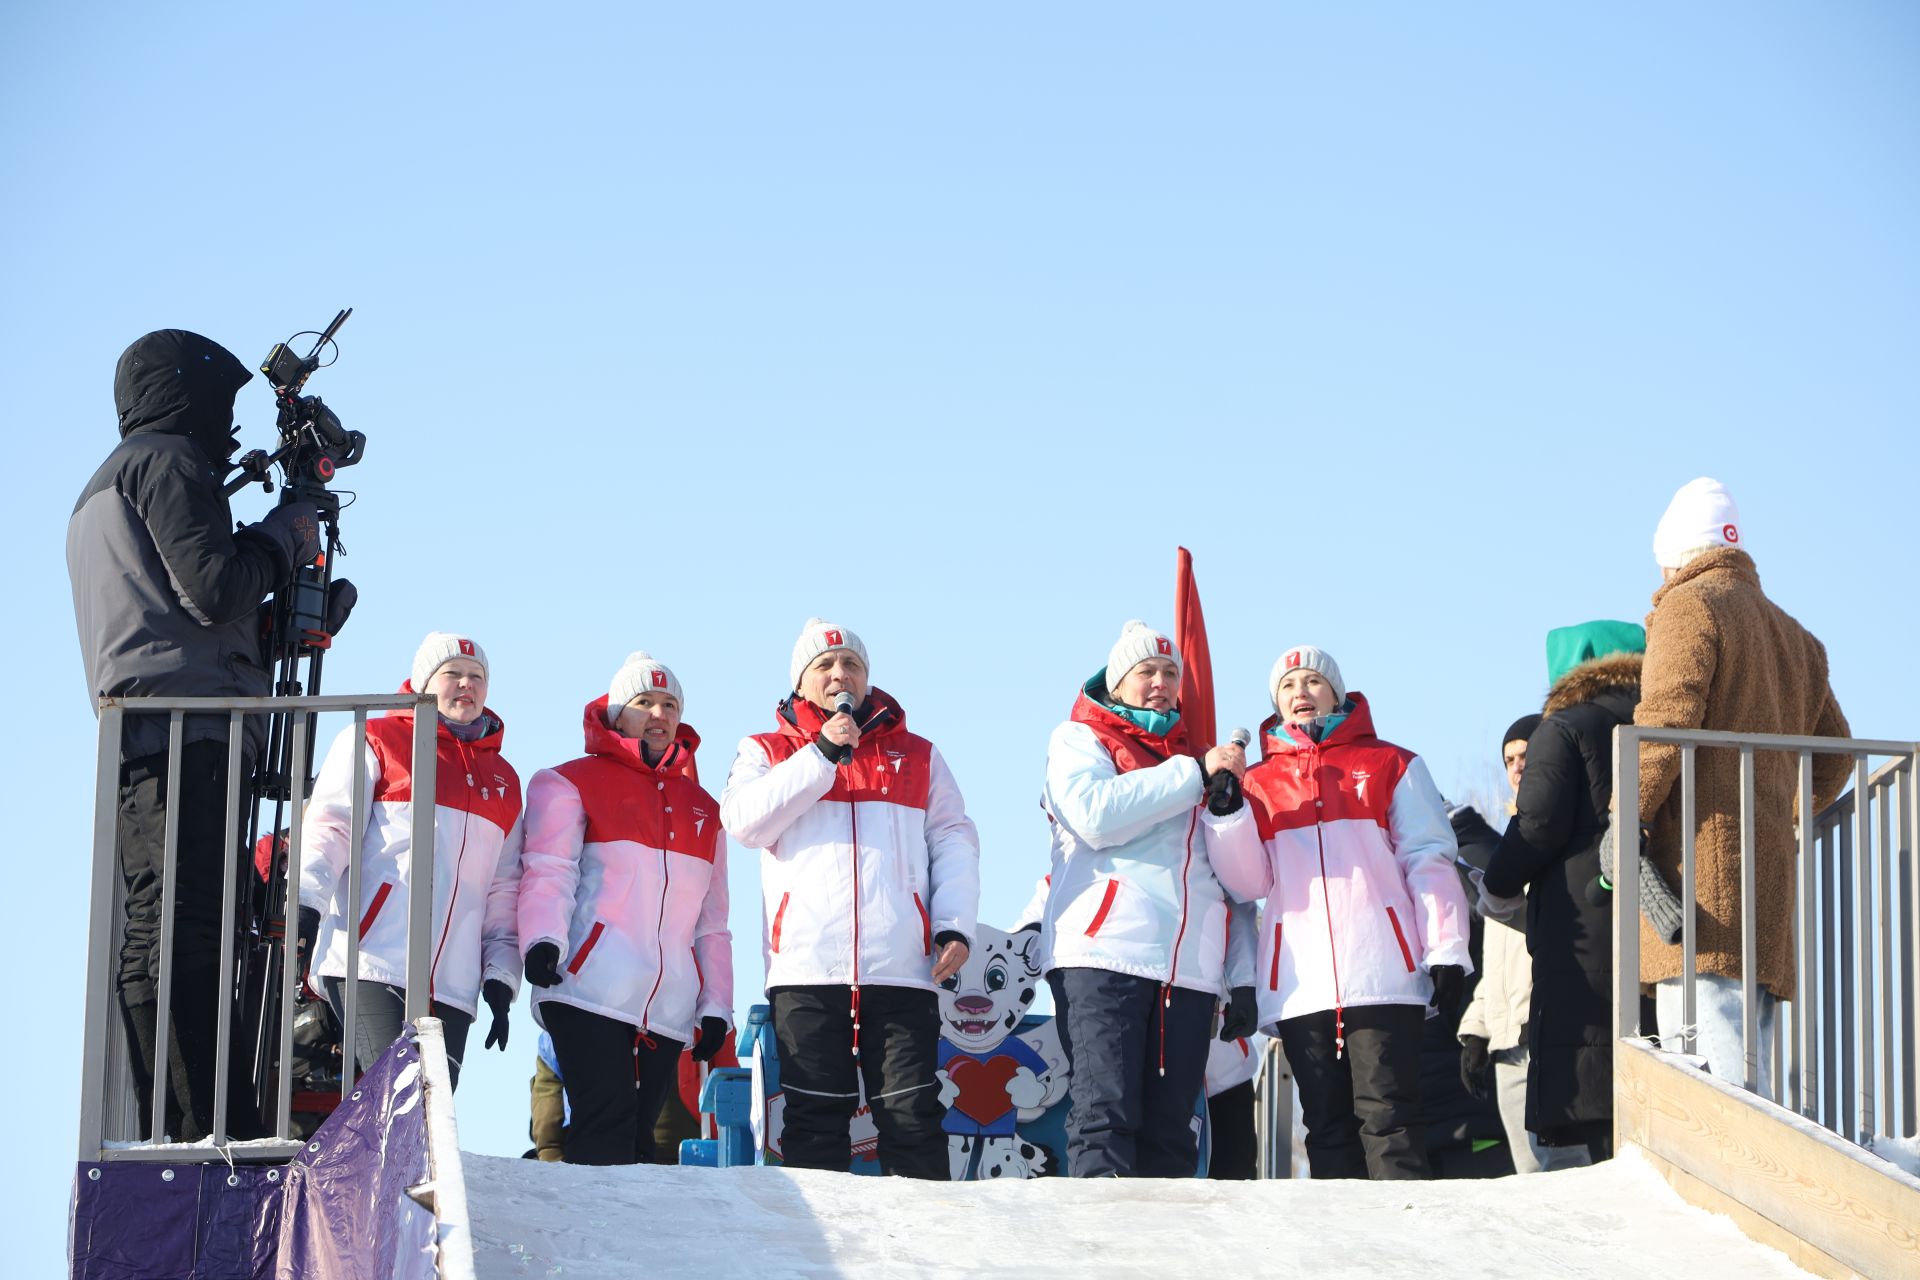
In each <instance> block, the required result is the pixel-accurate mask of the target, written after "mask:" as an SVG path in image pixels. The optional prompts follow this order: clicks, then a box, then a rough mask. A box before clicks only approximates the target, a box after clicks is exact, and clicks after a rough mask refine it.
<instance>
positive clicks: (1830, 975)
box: [1613, 725, 1920, 1145]
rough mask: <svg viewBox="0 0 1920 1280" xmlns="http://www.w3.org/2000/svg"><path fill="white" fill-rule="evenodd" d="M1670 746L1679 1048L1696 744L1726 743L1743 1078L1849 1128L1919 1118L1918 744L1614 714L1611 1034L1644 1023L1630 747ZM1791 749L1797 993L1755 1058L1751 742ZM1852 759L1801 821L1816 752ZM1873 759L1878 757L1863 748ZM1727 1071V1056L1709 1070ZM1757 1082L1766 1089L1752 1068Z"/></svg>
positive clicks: (1840, 1129) (1691, 998)
mask: <svg viewBox="0 0 1920 1280" xmlns="http://www.w3.org/2000/svg"><path fill="white" fill-rule="evenodd" d="M1648 743H1661V744H1671V745H1674V746H1677V747H1679V748H1680V772H1679V778H1678V781H1677V782H1676V784H1675V786H1676V787H1677V789H1678V791H1679V795H1680V813H1681V818H1680V832H1679V835H1680V845H1681V883H1680V884H1679V885H1677V886H1675V888H1676V889H1677V891H1678V896H1679V900H1680V902H1681V904H1682V905H1683V907H1684V908H1686V909H1684V910H1683V911H1682V912H1681V919H1682V929H1681V940H1680V948H1681V982H1680V1021H1681V1023H1682V1025H1683V1028H1685V1029H1686V1033H1687V1039H1686V1040H1685V1041H1684V1042H1683V1043H1682V1044H1680V1045H1674V1044H1666V1045H1664V1046H1663V1047H1666V1048H1669V1049H1674V1048H1681V1049H1689V1048H1691V1047H1692V1039H1691V1030H1692V1028H1693V1027H1694V1024H1695V1019H1696V1012H1697V1008H1698V1005H1697V1000H1696V987H1697V979H1698V963H1697V941H1696V936H1695V935H1696V932H1697V922H1696V919H1695V917H1696V914H1697V913H1696V911H1695V910H1693V909H1692V907H1693V903H1694V900H1695V884H1694V872H1695V868H1694V860H1695V849H1694V846H1695V843H1696V839H1697V836H1698V830H1699V826H1698V818H1699V815H1698V814H1697V812H1696V804H1697V789H1696V785H1695V770H1696V755H1697V753H1698V751H1699V750H1701V749H1703V748H1704V749H1710V750H1737V751H1738V752H1739V753H1740V765H1739V769H1740V772H1739V779H1740V781H1739V789H1740V801H1739V804H1740V811H1739V815H1738V816H1739V839H1740V919H1739V936H1740V973H1741V979H1740V981H1741V1014H1742V1016H1741V1026H1742V1050H1743V1062H1742V1064H1741V1075H1740V1080H1739V1081H1738V1083H1742V1084H1744V1085H1745V1086H1746V1088H1747V1089H1749V1090H1751V1091H1753V1092H1756V1093H1763V1094H1764V1096H1766V1097H1768V1099H1769V1100H1770V1101H1773V1102H1776V1103H1778V1104H1780V1105H1781V1106H1784V1107H1787V1108H1789V1109H1790V1110H1794V1111H1797V1112H1798V1113H1799V1114H1801V1115H1802V1116H1805V1117H1806V1118H1808V1119H1810V1120H1813V1121H1815V1122H1816V1123H1818V1124H1821V1125H1823V1126H1825V1127H1826V1128H1828V1129H1831V1130H1833V1131H1834V1132H1836V1133H1839V1134H1841V1135H1842V1136H1845V1137H1847V1138H1850V1139H1852V1140H1853V1141H1856V1142H1860V1143H1863V1144H1867V1145H1871V1143H1872V1141H1873V1139H1874V1138H1875V1137H1877V1136H1888V1137H1903V1136H1910V1135H1912V1134H1914V1133H1915V1132H1916V1128H1917V1127H1920V1125H1917V1124H1916V1120H1917V1116H1920V1108H1916V1097H1915V1076H1916V1074H1920V1060H1917V1059H1916V1039H1915V1032H1916V1024H1917V1023H1920V946H1917V945H1916V933H1920V874H1916V864H1915V852H1916V850H1920V767H1917V765H1916V761H1917V759H1920V744H1917V743H1913V742H1895V741H1881V740H1876V739H1866V738H1812V737H1795V736H1789V735H1779V734H1737V733H1720V732H1712V731H1708V730H1682V729H1656V728H1645V727H1640V726H1634V725H1624V726H1622V727H1620V728H1619V729H1617V730H1615V736H1614V765H1613V794H1614V798H1615V806H1616V809H1617V812H1618V815H1619V817H1618V822H1617V828H1616V831H1615V841H1616V848H1617V853H1618V861H1617V864H1616V867H1615V876H1614V882H1615V884H1614V889H1615V892H1614V924H1613V940H1614V989H1613V1001H1614V1024H1615V1033H1616V1035H1618V1036H1619V1037H1622V1038H1630V1037H1638V1036H1651V1035H1653V1034H1654V1033H1655V1028H1643V1027H1641V1026H1640V1025H1639V1024H1640V1009H1641V1004H1640V973H1641V968H1640V878H1639V876H1638V875H1635V874H1631V873H1630V869H1631V868H1634V867H1636V866H1637V865H1638V860H1639V855H1640V824H1641V821H1642V815H1641V814H1640V813H1639V797H1640V748H1641V746H1642V744H1648ZM1761 751H1784V752H1789V753H1792V754H1793V755H1794V756H1795V757H1796V758H1797V763H1798V789H1797V804H1798V813H1799V814H1800V815H1801V820H1800V822H1799V823H1798V829H1797V831H1796V833H1795V834H1796V857H1795V873H1794V893H1795V901H1794V907H1793V912H1792V919H1793V935H1794V936H1793V956H1794V961H1795V963H1794V973H1795V977H1794V992H1793V998H1792V1000H1791V1001H1790V1002H1783V1003H1782V1005H1781V1007H1780V1013H1781V1015H1782V1016H1781V1018H1780V1020H1779V1022H1778V1024H1777V1025H1776V1026H1775V1028H1774V1034H1773V1036H1772V1043H1771V1044H1770V1045H1768V1046H1765V1048H1766V1051H1767V1053H1768V1055H1769V1060H1768V1062H1767V1064H1766V1065H1767V1066H1768V1067H1769V1068H1770V1071H1768V1072H1765V1073H1763V1072H1762V1070H1761V1066H1762V1064H1761V1054H1762V1049H1763V1046H1762V1044H1761V1039H1762V1034H1763V1033H1762V1030H1761V1028H1760V1026H1759V1022H1758V1017H1757V1015H1758V1012H1759V1009H1758V1006H1759V982H1758V978H1757V975H1756V968H1757V958H1758V948H1759V936H1758V930H1757V928H1756V924H1755V919H1756V914H1757V898H1758V894H1757V890H1756V883H1757V879H1758V877H1757V867H1756V854H1755V848H1756V842H1757V839H1758V825H1757V819H1756V815H1755V792H1756V786H1755V768H1754V757H1755V753H1756V752H1761ZM1816 755H1841V756H1847V757H1849V758H1850V759H1851V760H1852V779H1851V780H1852V789H1851V790H1849V791H1847V792H1846V793H1845V794H1844V795H1842V796H1840V797H1839V798H1838V799H1837V800H1835V801H1834V802H1833V803H1832V804H1829V805H1828V806H1827V807H1826V808H1825V809H1823V810H1821V811H1820V812H1819V813H1817V814H1813V816H1812V817H1811V819H1809V818H1808V817H1807V816H1806V815H1808V814H1810V813H1812V810H1813V799H1814V797H1813V759H1814V757H1815V756H1816ZM1875 757H1882V758H1884V763H1882V764H1881V765H1880V766H1879V767H1878V768H1877V769H1870V767H1869V766H1870V763H1871V761H1872V759H1873V758H1875ZM1720 1069H1721V1070H1722V1071H1725V1070H1726V1068H1725V1067H1724V1066H1722V1067H1721V1068H1720ZM1768 1077H1770V1079H1767V1083H1768V1086H1769V1087H1768V1088H1767V1089H1765V1090H1764V1091H1763V1090H1762V1089H1761V1084H1762V1081H1763V1079H1766V1078H1768Z"/></svg>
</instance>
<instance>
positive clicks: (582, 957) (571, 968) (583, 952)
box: [567, 920, 607, 973]
mask: <svg viewBox="0 0 1920 1280" xmlns="http://www.w3.org/2000/svg"><path fill="white" fill-rule="evenodd" d="M606 928H607V926H606V922H605V921H602V920H595V921H594V922H593V928H591V929H589V930H587V940H586V941H585V942H583V943H581V944H580V950H579V951H578V952H576V953H575V954H574V957H573V959H572V961H570V962H569V963H568V965H567V972H568V973H579V972H580V966H581V965H583V964H585V963H586V962H587V957H588V956H590V955H592V954H593V948H594V946H595V945H596V944H597V943H598V942H599V941H600V935H601V934H602V933H604V932H605V931H606Z"/></svg>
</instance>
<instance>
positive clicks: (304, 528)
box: [243, 499, 320, 573]
mask: <svg viewBox="0 0 1920 1280" xmlns="http://www.w3.org/2000/svg"><path fill="white" fill-rule="evenodd" d="M243 532H246V533H251V534H254V535H255V536H257V537H260V538H264V539H266V541H267V543H268V544H269V545H271V546H272V547H273V549H274V550H275V551H277V552H279V554H280V557H281V561H282V563H283V564H284V566H285V570H286V571H287V572H289V573H290V572H292V571H293V570H295V569H298V568H299V567H300V566H301V565H303V564H312V563H313V558H314V557H315V556H317V555H319V554H320V509H319V508H318V507H316V506H314V505H313V504H312V503H311V502H301V501H299V500H298V499H296V500H294V501H292V502H283V503H281V504H280V505H279V506H277V507H275V508H274V509H273V510H271V511H269V512H267V518H266V519H264V520H262V521H261V522H260V523H259V524H250V525H248V526H247V527H246V529H245V530H243Z"/></svg>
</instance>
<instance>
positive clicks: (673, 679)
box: [607, 649, 687, 724]
mask: <svg viewBox="0 0 1920 1280" xmlns="http://www.w3.org/2000/svg"><path fill="white" fill-rule="evenodd" d="M643 693H664V694H667V695H668V696H670V697H671V698H672V699H673V700H674V701H675V702H677V703H679V704H680V707H681V710H683V711H684V710H685V709H686V705H687V700H686V698H685V697H683V696H681V693H680V678H679V677H678V676H676V675H674V674H673V672H672V671H671V670H670V669H668V667H667V664H666V663H664V662H661V661H660V660H659V659H657V658H655V657H654V656H653V655H652V654H650V653H648V652H647V651H646V650H645V649H635V650H634V651H633V652H632V653H630V654H628V655H627V660H626V661H625V662H623V663H621V664H620V669H619V670H618V671H616V672H614V673H613V683H612V684H610V685H608V686H607V723H608V724H612V723H613V722H614V721H615V720H618V719H619V718H620V713H621V712H622V711H625V710H626V709H627V704H628V703H629V702H632V701H633V700H634V699H635V698H637V697H639V696H640V695H641V694H643Z"/></svg>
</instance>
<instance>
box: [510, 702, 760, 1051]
mask: <svg viewBox="0 0 1920 1280" xmlns="http://www.w3.org/2000/svg"><path fill="white" fill-rule="evenodd" d="M584 727H585V733H586V744H587V754H586V755H584V756H582V757H580V758H579V759H578V760H569V761H568V762H567V763H566V764H563V765H560V766H558V767H557V768H553V769H542V770H541V771H540V772H539V773H536V774H534V775H533V781H532V782H531V783H529V784H528V787H527V848H526V854H525V858H524V861H525V865H526V870H525V872H524V873H523V874H522V876H521V881H520V942H521V954H522V955H524V954H525V953H526V952H528V951H531V950H532V949H533V948H534V946H535V945H536V944H538V943H541V942H551V943H553V944H555V945H556V946H558V947H559V948H560V954H561V956H562V957H563V962H562V964H561V966H560V985H558V986H554V987H545V988H540V989H536V990H535V992H534V995H533V1017H534V1021H536V1022H539V1023H540V1025H541V1026H542V1027H544V1026H546V1022H545V1020H544V1019H543V1017H542V1013H541V1010H542V1008H543V1006H545V1005H546V1004H547V1003H549V1002H551V1001H558V1002H559V1003H561V1004H570V1005H574V1006H577V1007H578V1008H581V1009H586V1010H588V1011H589V1012H592V1013H597V1014H601V1015H602V1016H604V1017H608V1018H614V1019H617V1020H619V1021H621V1022H625V1023H629V1024H631V1025H633V1026H636V1027H639V1028H640V1029H641V1030H642V1031H645V1032H647V1033H649V1034H652V1035H661V1036H665V1037H667V1038H668V1039H670V1040H678V1041H679V1042H680V1043H682V1044H691V1043H692V1042H693V1036H694V1032H695V1031H697V1030H698V1029H699V1026H700V1020H701V1019H702V1018H723V1019H725V1020H726V1023H727V1025H728V1026H732V1025H733V935H732V934H731V933H729V932H728V931H727V841H726V837H725V836H724V835H723V834H722V833H721V830H720V806H719V805H718V804H716V803H715V802H714V799H713V797H712V796H710V795H708V794H707V793H706V791H705V790H704V789H703V788H702V787H701V786H700V784H699V783H698V782H695V781H694V780H693V779H692V778H691V777H689V776H688V771H689V770H690V769H691V767H692V764H693V756H694V752H695V751H696V750H697V749H698V748H699V745H700V735H699V734H697V733H695V732H694V731H693V730H692V729H691V728H689V727H688V726H686V725H684V724H683V725H681V726H680V732H679V734H678V736H677V737H676V739H675V741H674V744H673V745H672V746H671V747H669V748H668V749H667V752H666V754H665V755H663V756H661V757H660V762H659V763H658V764H652V765H650V764H648V763H647V762H646V758H645V757H644V756H642V755H641V753H640V743H639V742H638V741H637V740H636V739H633V738H627V737H622V736H621V735H620V734H619V733H618V732H616V731H615V730H614V729H612V728H610V727H608V725H607V698H606V695H605V694H602V695H601V696H600V697H598V698H596V699H594V700H593V701H592V702H589V703H588V704H587V709H586V712H585V726H584Z"/></svg>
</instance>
